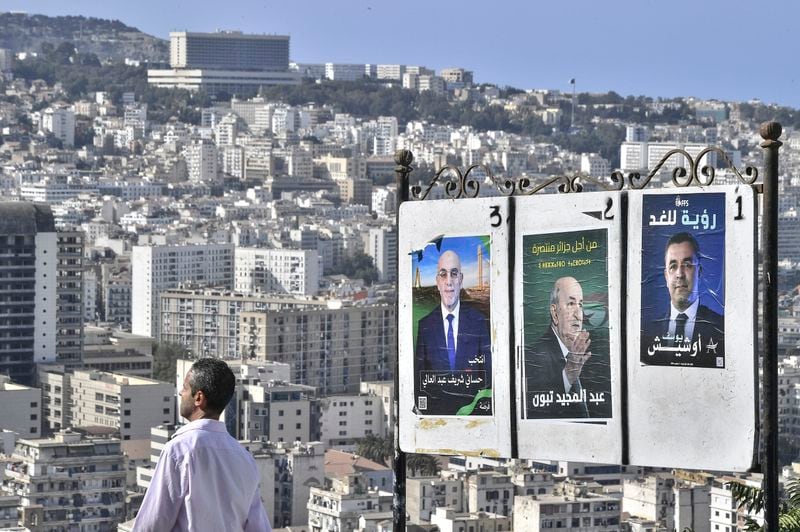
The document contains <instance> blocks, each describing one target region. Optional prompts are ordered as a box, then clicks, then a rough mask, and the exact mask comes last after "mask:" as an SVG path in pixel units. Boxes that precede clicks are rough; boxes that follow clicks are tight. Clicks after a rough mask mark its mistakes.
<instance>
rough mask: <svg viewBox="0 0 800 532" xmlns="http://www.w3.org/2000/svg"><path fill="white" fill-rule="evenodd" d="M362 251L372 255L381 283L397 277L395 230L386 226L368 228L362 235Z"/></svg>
mask: <svg viewBox="0 0 800 532" xmlns="http://www.w3.org/2000/svg"><path fill="white" fill-rule="evenodd" d="M364 240H365V246H364V248H365V249H364V251H365V252H366V254H367V255H369V256H370V257H372V261H373V262H374V264H375V268H377V270H378V274H379V277H378V280H379V281H380V282H382V283H387V282H392V281H394V280H395V279H397V231H394V230H393V229H392V228H386V227H373V228H370V230H369V232H368V233H365V235H364Z"/></svg>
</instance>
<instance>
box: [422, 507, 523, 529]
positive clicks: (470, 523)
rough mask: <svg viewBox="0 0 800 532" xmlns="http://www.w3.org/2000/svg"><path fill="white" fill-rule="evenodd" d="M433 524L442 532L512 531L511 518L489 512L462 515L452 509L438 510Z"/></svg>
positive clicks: (432, 521) (434, 514)
mask: <svg viewBox="0 0 800 532" xmlns="http://www.w3.org/2000/svg"><path fill="white" fill-rule="evenodd" d="M431 524H432V525H436V526H437V527H439V531H440V532H464V531H466V530H482V531H483V532H502V531H504V530H511V518H510V517H507V516H504V515H499V514H493V513H487V512H465V513H460V512H457V511H455V510H452V509H450V508H436V510H435V511H434V512H433V514H432V515H431Z"/></svg>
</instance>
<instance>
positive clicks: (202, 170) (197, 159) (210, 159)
mask: <svg viewBox="0 0 800 532" xmlns="http://www.w3.org/2000/svg"><path fill="white" fill-rule="evenodd" d="M184 158H185V159H186V167H187V169H188V172H189V180H190V181H192V182H193V183H214V182H216V181H217V172H218V167H217V164H218V161H217V147H216V146H215V145H214V143H213V142H212V141H210V140H208V139H198V140H195V141H193V142H192V143H191V144H190V145H188V146H186V150H185V151H184Z"/></svg>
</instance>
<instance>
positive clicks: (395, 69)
mask: <svg viewBox="0 0 800 532" xmlns="http://www.w3.org/2000/svg"><path fill="white" fill-rule="evenodd" d="M405 73H406V66H405V65H378V67H377V69H376V71H375V77H377V78H378V79H393V80H397V81H400V80H401V79H403V74H405Z"/></svg>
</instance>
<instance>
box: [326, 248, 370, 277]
mask: <svg viewBox="0 0 800 532" xmlns="http://www.w3.org/2000/svg"><path fill="white" fill-rule="evenodd" d="M337 273H339V274H342V275H346V276H348V277H350V278H352V279H364V282H365V283H367V284H372V283H374V282H375V281H377V280H378V269H377V268H376V267H375V262H374V261H373V260H372V257H370V256H369V255H367V254H365V253H364V252H361V251H357V252H355V253H354V254H353V255H350V256H347V257H345V258H344V260H342V262H341V264H340V265H339V268H338V270H336V271H333V272H331V273H330V275H333V274H337Z"/></svg>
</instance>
